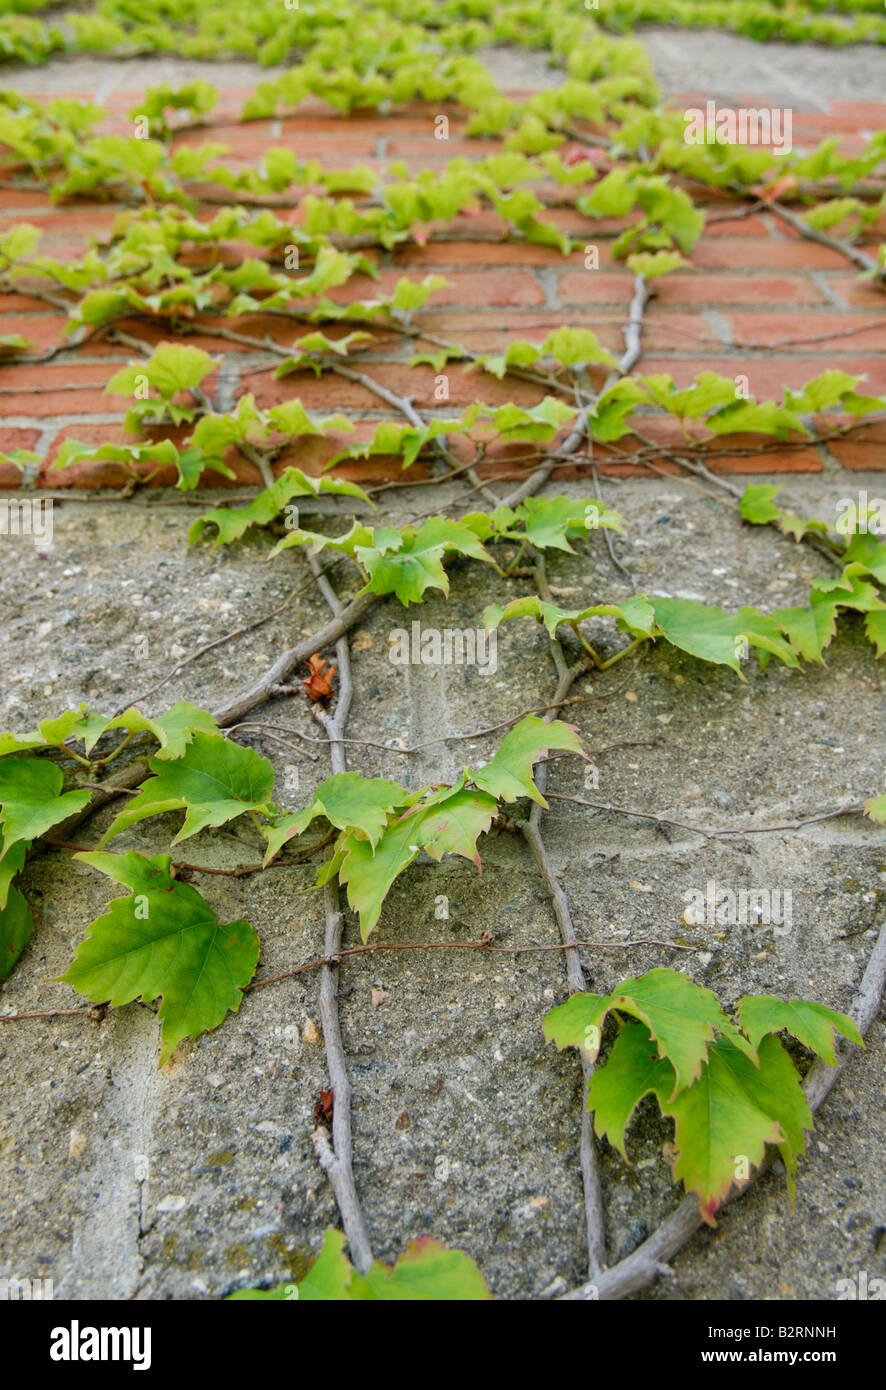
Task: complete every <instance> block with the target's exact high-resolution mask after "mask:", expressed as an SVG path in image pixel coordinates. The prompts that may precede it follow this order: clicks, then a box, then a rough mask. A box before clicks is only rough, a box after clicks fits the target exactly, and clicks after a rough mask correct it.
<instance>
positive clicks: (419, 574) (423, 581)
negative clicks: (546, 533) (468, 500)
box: [277, 516, 492, 606]
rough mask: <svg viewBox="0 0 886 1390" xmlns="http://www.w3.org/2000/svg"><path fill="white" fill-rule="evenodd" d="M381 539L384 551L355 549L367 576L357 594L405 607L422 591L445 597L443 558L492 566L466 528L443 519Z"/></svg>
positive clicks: (376, 548)
mask: <svg viewBox="0 0 886 1390" xmlns="http://www.w3.org/2000/svg"><path fill="white" fill-rule="evenodd" d="M385 536H386V539H385V541H384V542H383V544H384V550H382V549H381V548H379V547H377V546H374V545H370V546H358V547H357V550H356V553H357V557H358V559H359V560H360V562H361V563H362V564H363V565H364V567H365V569H366V571H367V573H368V575H369V582H368V583H367V584H366V586H365V588H363V589H361V591H360V592H361V593H370V592H371V593H375V594H396V595H397V598H398V599H399V600H400V602H401V603H402V604H404V605H406V606H408V605H409V604H410V603H420V602H421V599H422V595H423V594H424V592H425V590H426V589H442V591H443V593H444V594H448V593H449V580H448V578H447V576H446V571H445V570H444V568H443V557H444V555H446V554H448V553H450V552H453V551H456V552H458V554H460V555H469V556H470V557H471V558H472V559H474V560H485V561H487V563H489V564H491V563H492V560H491V557H490V556H489V555H488V554H487V552H486V551H485V550H484V549H483V546H482V545H481V544H480V542H479V541H478V540H477V537H476V536H475V534H474V533H473V531H471V530H470V528H469V527H467V526H465V525H464V524H463V523H462V522H460V521H448V520H447V519H446V518H445V517H441V516H433V517H429V518H428V520H427V521H425V522H424V523H423V524H422V525H421V526H420V527H418V528H416V527H414V526H404V527H402V528H401V529H400V530H399V531H398V532H393V533H392V532H390V531H387V532H386V533H385ZM280 548H281V547H280V546H278V547H277V549H278V550H279V549H280Z"/></svg>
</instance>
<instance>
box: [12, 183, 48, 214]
mask: <svg viewBox="0 0 886 1390" xmlns="http://www.w3.org/2000/svg"><path fill="white" fill-rule="evenodd" d="M48 202H49V199H48V198H47V196H46V194H45V193H41V192H39V191H38V190H37V189H28V188H0V208H9V209H15V211H16V212H20V211H27V212H31V211H32V210H33V209H34V208H42V207H46V205H47V203H48Z"/></svg>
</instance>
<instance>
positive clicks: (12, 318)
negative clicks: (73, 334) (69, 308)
mask: <svg viewBox="0 0 886 1390" xmlns="http://www.w3.org/2000/svg"><path fill="white" fill-rule="evenodd" d="M67 326H68V320H67V319H66V318H65V316H64V314H56V313H53V312H52V310H48V311H47V312H46V313H41V314H36V313H35V314H10V315H8V316H7V315H4V317H3V332H4V333H20V334H21V335H22V337H23V338H27V340H28V342H30V343H33V344H34V346H35V347H38V348H48V347H55V346H56V344H57V343H60V342H61V340H62V338H63V336H64V332H65V329H66V328H67Z"/></svg>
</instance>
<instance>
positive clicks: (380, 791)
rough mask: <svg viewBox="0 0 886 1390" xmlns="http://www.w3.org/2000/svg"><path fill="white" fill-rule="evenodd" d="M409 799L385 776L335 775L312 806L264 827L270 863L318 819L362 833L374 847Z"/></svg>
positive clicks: (327, 780)
mask: <svg viewBox="0 0 886 1390" xmlns="http://www.w3.org/2000/svg"><path fill="white" fill-rule="evenodd" d="M407 796H408V792H407V791H406V789H405V787H401V786H400V784H399V782H392V781H390V780H388V779H387V778H384V777H361V776H360V774H359V773H358V772H336V773H333V775H332V776H331V777H327V779H326V781H325V782H321V784H320V786H319V787H318V788H317V790H316V792H315V793H314V797H313V800H312V801H311V803H310V805H308V806H305V807H304V808H303V809H302V810H301V811H292V812H290V813H288V814H287V815H284V816H281V817H280V818H279V819H278V820H276V821H274V822H273V824H272V825H266V826H264V827H263V834H264V836H265V839H266V840H267V842H268V852H267V854H266V855H265V861H264V862H265V863H266V864H267V863H268V862H269V861H270V860H271V859H273V858H274V857H275V855H277V854H279V852H280V850H281V848H282V847H283V845H285V844H286V843H287V841H288V840H291V839H293V837H294V836H296V835H301V834H303V832H304V831H305V830H306V829H307V827H308V826H309V825H310V823H311V821H312V820H313V819H314V818H315V817H316V816H325V817H326V819H327V820H328V821H329V823H330V825H334V826H335V827H336V829H337V830H348V831H360V832H362V833H363V834H364V835H365V836H366V839H367V840H368V841H369V843H370V845H371V846H372V847H373V849H374V848H375V846H376V845H377V844H378V841H379V839H380V838H381V834H382V831H383V830H384V828H385V826H386V824H387V821H388V816H389V815H390V813H391V812H392V811H393V810H394V807H395V806H399V805H401V804H402V802H403V801H404V800H405V798H406V797H407Z"/></svg>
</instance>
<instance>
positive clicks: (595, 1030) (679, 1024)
mask: <svg viewBox="0 0 886 1390" xmlns="http://www.w3.org/2000/svg"><path fill="white" fill-rule="evenodd" d="M612 1009H616V1010H618V1012H619V1013H626V1014H630V1015H631V1016H632V1017H633V1018H636V1019H639V1021H640V1022H641V1023H642V1024H644V1025H645V1027H646V1028H648V1029H649V1032H650V1034H651V1035H652V1038H653V1039H654V1041H655V1042H656V1044H657V1047H658V1052H659V1056H661V1057H664V1058H665V1059H666V1060H667V1061H669V1062H670V1063H671V1066H672V1067H673V1071H674V1090H675V1092H676V1091H678V1090H683V1089H684V1088H685V1087H686V1086H689V1085H691V1084H692V1082H693V1081H696V1080H697V1079H698V1077H699V1076H700V1075H701V1070H702V1067H703V1065H704V1063H705V1061H706V1060H707V1056H708V1049H709V1047H710V1044H711V1043H712V1042H713V1040H714V1037H715V1034H716V1033H718V1032H719V1033H727V1034H729V1036H730V1037H732V1038H733V1040H734V1042H735V1045H737V1046H739V1047H743V1048H744V1050H746V1051H747V1052H749V1053H750V1054H751V1056H752V1057H753V1055H754V1052H753V1048H751V1047H750V1046H749V1044H748V1043H747V1042H746V1041H744V1040H742V1039H740V1038H738V1039H736V1038H735V1034H736V1033H737V1029H736V1028H735V1025H734V1024H733V1023H732V1022H731V1021H730V1019H728V1018H727V1017H726V1015H725V1014H724V1013H723V1011H722V1009H721V1008H720V1005H719V1003H718V1002H717V999H716V996H715V995H714V994H713V993H712V992H711V990H709V989H705V988H704V987H703V986H702V985H697V984H696V983H695V982H694V981H693V980H690V979H689V977H688V976H686V975H681V974H680V973H679V972H678V971H676V970H665V969H658V970H648V971H647V972H646V974H645V975H641V976H640V977H639V979H628V980H622V982H621V984H620V985H618V987H617V988H616V989H614V990H613V992H612V994H609V995H599V994H574V995H573V996H572V998H571V999H569V1000H568V1001H567V1003H566V1004H562V1005H560V1007H559V1008H556V1009H552V1010H551V1011H550V1013H548V1014H547V1016H546V1018H545V1023H544V1027H545V1036H546V1037H547V1038H548V1040H549V1041H553V1042H556V1044H557V1046H558V1047H560V1048H563V1047H580V1048H581V1049H582V1051H583V1052H585V1053H586V1055H587V1056H588V1057H589V1058H590V1059H591V1060H592V1061H593V1059H594V1058H595V1057H596V1055H597V1053H598V1051H599V1049H600V1041H601V1029H602V1025H603V1020H604V1019H605V1017H606V1014H607V1013H608V1012H609V1011H610V1010H612ZM589 1030H590V1031H589Z"/></svg>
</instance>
